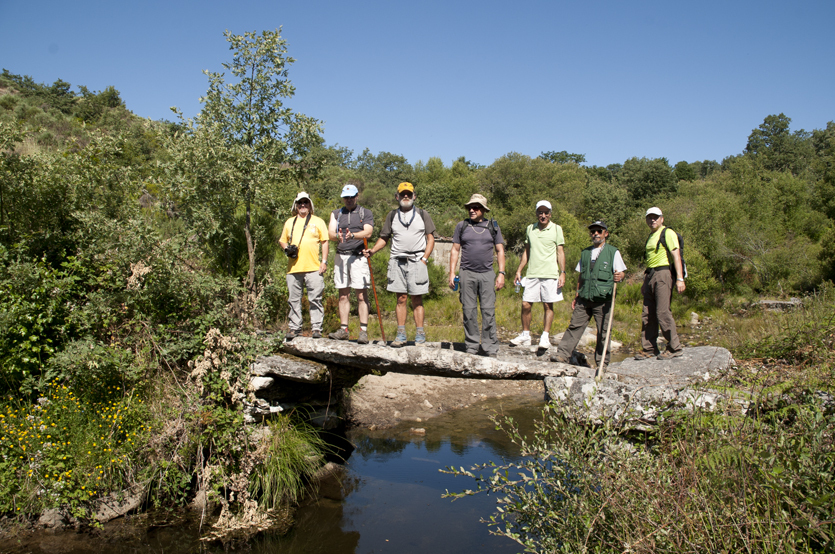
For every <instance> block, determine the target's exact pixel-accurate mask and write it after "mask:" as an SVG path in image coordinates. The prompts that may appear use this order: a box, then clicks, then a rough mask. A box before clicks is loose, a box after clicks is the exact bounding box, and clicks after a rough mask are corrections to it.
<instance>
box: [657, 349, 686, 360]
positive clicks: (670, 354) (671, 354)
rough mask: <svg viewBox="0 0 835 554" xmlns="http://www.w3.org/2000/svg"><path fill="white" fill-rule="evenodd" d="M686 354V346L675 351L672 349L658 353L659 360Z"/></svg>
mask: <svg viewBox="0 0 835 554" xmlns="http://www.w3.org/2000/svg"><path fill="white" fill-rule="evenodd" d="M682 354H684V348H682V349H681V350H678V351H676V352H673V351H672V350H665V351H664V352H662V353H661V354H659V355H658V359H659V360H672V359H673V358H679V357H681V355H682Z"/></svg>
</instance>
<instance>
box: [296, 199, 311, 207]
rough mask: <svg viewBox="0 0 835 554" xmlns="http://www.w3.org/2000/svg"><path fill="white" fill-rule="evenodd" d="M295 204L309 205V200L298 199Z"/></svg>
mask: <svg viewBox="0 0 835 554" xmlns="http://www.w3.org/2000/svg"><path fill="white" fill-rule="evenodd" d="M296 205H297V206H309V205H310V200H299V201H298V202H296Z"/></svg>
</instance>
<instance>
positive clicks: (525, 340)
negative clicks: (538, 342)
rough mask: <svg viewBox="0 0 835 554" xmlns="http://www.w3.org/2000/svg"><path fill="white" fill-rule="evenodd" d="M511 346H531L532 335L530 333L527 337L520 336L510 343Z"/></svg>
mask: <svg viewBox="0 0 835 554" xmlns="http://www.w3.org/2000/svg"><path fill="white" fill-rule="evenodd" d="M510 344H512V345H513V346H530V345H531V335H530V333H528V334H527V335H525V334H520V335H519V336H518V337H516V338H515V339H512V340H511V341H510Z"/></svg>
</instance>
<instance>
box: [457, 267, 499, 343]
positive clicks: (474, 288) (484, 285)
mask: <svg viewBox="0 0 835 554" xmlns="http://www.w3.org/2000/svg"><path fill="white" fill-rule="evenodd" d="M458 278H459V285H460V287H461V289H460V290H461V293H460V297H459V298H460V300H461V311H462V312H463V313H464V344H465V345H466V347H467V352H469V353H470V354H475V353H477V352H478V344H479V338H480V339H481V349H482V350H484V351H485V352H486V353H488V354H491V353H497V352H498V351H499V336H498V333H497V332H496V275H495V274H494V273H493V272H492V271H487V272H484V273H476V272H475V271H468V270H461V271H460V272H459V273H458ZM479 305H481V336H480V337H479V332H478V309H479Z"/></svg>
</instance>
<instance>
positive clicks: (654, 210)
mask: <svg viewBox="0 0 835 554" xmlns="http://www.w3.org/2000/svg"><path fill="white" fill-rule="evenodd" d="M647 215H657V216H659V217H660V216H662V215H664V214H662V213H661V208H656V207H655V206H653V207H652V208H650V209H648V210H647ZM644 217H646V216H644Z"/></svg>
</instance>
